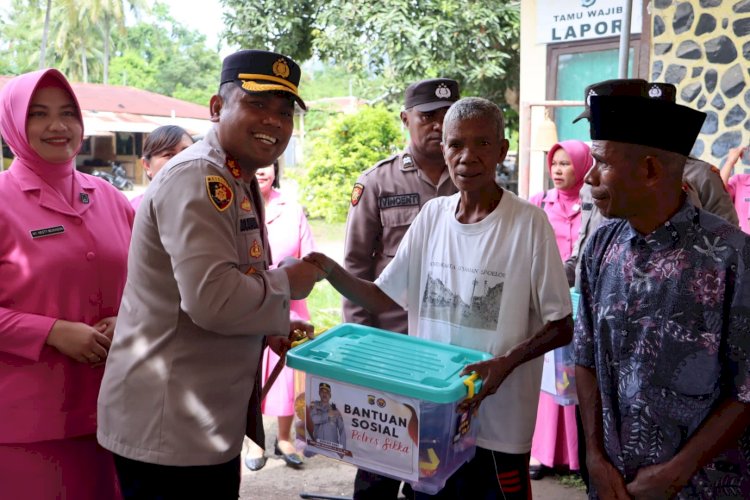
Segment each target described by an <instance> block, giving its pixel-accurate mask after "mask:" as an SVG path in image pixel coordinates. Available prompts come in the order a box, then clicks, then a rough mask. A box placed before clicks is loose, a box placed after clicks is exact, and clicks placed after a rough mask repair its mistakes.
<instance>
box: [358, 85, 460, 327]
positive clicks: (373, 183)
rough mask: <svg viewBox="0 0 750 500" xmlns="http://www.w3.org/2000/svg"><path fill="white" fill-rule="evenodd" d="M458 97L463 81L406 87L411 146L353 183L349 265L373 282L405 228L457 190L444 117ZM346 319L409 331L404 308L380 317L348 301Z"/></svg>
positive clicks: (405, 115) (404, 119)
mask: <svg viewBox="0 0 750 500" xmlns="http://www.w3.org/2000/svg"><path fill="white" fill-rule="evenodd" d="M458 99H459V90H458V82H456V81H455V80H451V79H448V78H436V79H433V80H423V81H420V82H417V83H413V84H411V85H410V86H409V87H408V88H407V89H406V94H405V99H404V110H403V111H401V121H402V122H403V124H404V126H405V127H406V128H407V129H408V130H409V145H408V146H407V148H406V149H405V150H404V151H402V152H401V153H398V154H396V155H394V156H391V157H390V158H388V159H386V160H383V161H381V162H380V163H377V164H376V165H375V166H374V167H372V168H370V169H368V170H366V171H365V172H364V173H363V174H362V175H361V176H360V177H359V179H358V180H357V183H356V184H355V185H354V189H353V191H352V197H351V207H350V208H349V216H348V217H347V221H346V243H345V245H346V249H345V254H344V265H345V267H346V269H347V270H348V271H349V272H351V273H353V274H354V275H356V276H358V277H360V278H362V279H366V280H369V281H374V280H375V278H377V277H378V275H380V273H381V271H382V270H383V269H385V266H386V265H387V264H388V262H390V260H391V259H392V258H393V256H394V255H395V254H396V249H397V248H398V244H399V243H400V242H401V238H403V236H404V234H405V233H406V230H407V229H409V226H410V225H411V223H412V221H413V220H414V218H415V217H416V216H417V213H419V210H420V209H421V208H422V205H424V204H425V203H426V202H427V201H428V200H431V199H432V198H435V197H436V196H446V195H451V194H454V193H455V192H456V187H455V186H454V185H453V181H451V179H450V176H449V175H448V170H447V169H446V168H445V160H444V159H443V153H442V152H441V150H440V141H441V139H442V133H443V117H444V116H445V112H446V111H447V110H448V107H450V105H451V104H453V103H454V102H456V101H457V100H458ZM344 320H345V321H348V322H352V323H360V324H364V325H370V326H374V327H378V328H384V329H386V330H391V331H394V332H400V333H406V330H407V322H406V312H405V311H403V310H402V309H398V310H394V311H389V312H388V313H385V314H382V315H379V316H375V315H372V314H370V313H368V312H367V311H365V310H364V309H363V308H361V307H359V306H357V305H355V304H353V303H352V302H349V301H347V300H345V301H344Z"/></svg>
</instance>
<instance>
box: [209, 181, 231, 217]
mask: <svg viewBox="0 0 750 500" xmlns="http://www.w3.org/2000/svg"><path fill="white" fill-rule="evenodd" d="M206 190H207V191H208V199H209V200H211V203H212V204H213V205H214V207H216V210H218V211H219V212H223V211H224V210H226V209H227V208H229V206H230V205H231V204H232V200H233V199H234V193H233V192H232V188H231V186H229V183H228V182H227V181H226V179H224V177H222V176H220V175H207V176H206Z"/></svg>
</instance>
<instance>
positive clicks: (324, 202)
mask: <svg viewBox="0 0 750 500" xmlns="http://www.w3.org/2000/svg"><path fill="white" fill-rule="evenodd" d="M398 123H399V122H398V119H397V116H396V115H395V114H394V113H393V112H392V111H390V110H388V109H387V108H386V107H385V106H374V107H370V106H367V107H363V108H361V109H360V110H359V111H358V112H357V113H354V114H349V115H339V116H337V117H334V118H333V119H331V120H330V121H329V123H328V125H327V126H326V127H324V128H323V129H322V130H321V132H320V133H319V134H317V137H315V138H313V139H312V140H311V141H310V144H309V147H308V151H309V153H308V158H309V159H308V161H307V162H306V165H307V170H306V172H305V174H304V175H303V176H302V179H301V180H300V186H301V187H302V192H303V193H305V200H304V204H305V205H306V207H307V209H308V210H309V212H310V216H311V217H322V218H324V219H326V220H327V221H329V222H337V221H343V220H345V219H346V213H347V209H348V206H349V195H350V193H351V191H352V187H353V186H354V183H355V182H356V179H357V177H358V176H359V174H360V173H361V172H362V171H363V170H365V169H366V168H368V167H370V166H372V165H374V164H375V163H376V162H378V161H380V160H382V159H383V158H386V157H388V156H389V155H390V154H392V153H393V152H394V151H395V150H396V149H397V148H399V147H400V146H401V144H402V143H403V136H402V134H401V131H400V128H399V125H398Z"/></svg>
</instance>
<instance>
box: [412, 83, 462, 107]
mask: <svg viewBox="0 0 750 500" xmlns="http://www.w3.org/2000/svg"><path fill="white" fill-rule="evenodd" d="M460 97H461V96H460V95H459V91H458V82H457V81H456V80H452V79H450V78H434V79H432V80H422V81H419V82H416V83H412V84H411V85H409V86H408V87H407V88H406V92H405V93H404V109H411V108H414V109H416V110H417V111H422V112H425V113H426V112H428V111H433V110H436V109H439V108H447V107H449V106H450V105H451V104H453V103H454V102H456V101H458V99H459V98H460Z"/></svg>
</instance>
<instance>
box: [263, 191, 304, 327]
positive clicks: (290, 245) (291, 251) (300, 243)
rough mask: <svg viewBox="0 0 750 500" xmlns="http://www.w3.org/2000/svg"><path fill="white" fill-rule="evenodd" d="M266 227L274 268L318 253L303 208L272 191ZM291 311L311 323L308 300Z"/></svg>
mask: <svg viewBox="0 0 750 500" xmlns="http://www.w3.org/2000/svg"><path fill="white" fill-rule="evenodd" d="M266 227H267V228H268V242H269V246H270V247H271V256H272V258H273V262H274V265H272V266H271V268H274V267H276V263H278V262H281V260H282V259H283V258H284V257H287V256H291V257H296V258H298V259H299V258H302V257H304V256H305V255H307V254H308V253H310V252H312V251H313V250H315V243H314V242H313V237H312V232H311V231H310V225H309V224H308V222H307V218H306V217H305V213H304V212H303V211H302V207H301V206H300V204H299V203H297V202H296V201H293V200H290V199H288V198H287V197H286V196H284V195H283V194H282V193H280V192H279V191H277V190H275V189H273V190H272V191H271V196H270V198H269V200H268V203H267V204H266ZM289 309H290V315H291V318H292V319H301V320H305V321H307V320H309V319H310V313H309V311H308V310H307V304H306V302H305V301H304V300H292V301H291V304H290V307H289Z"/></svg>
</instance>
